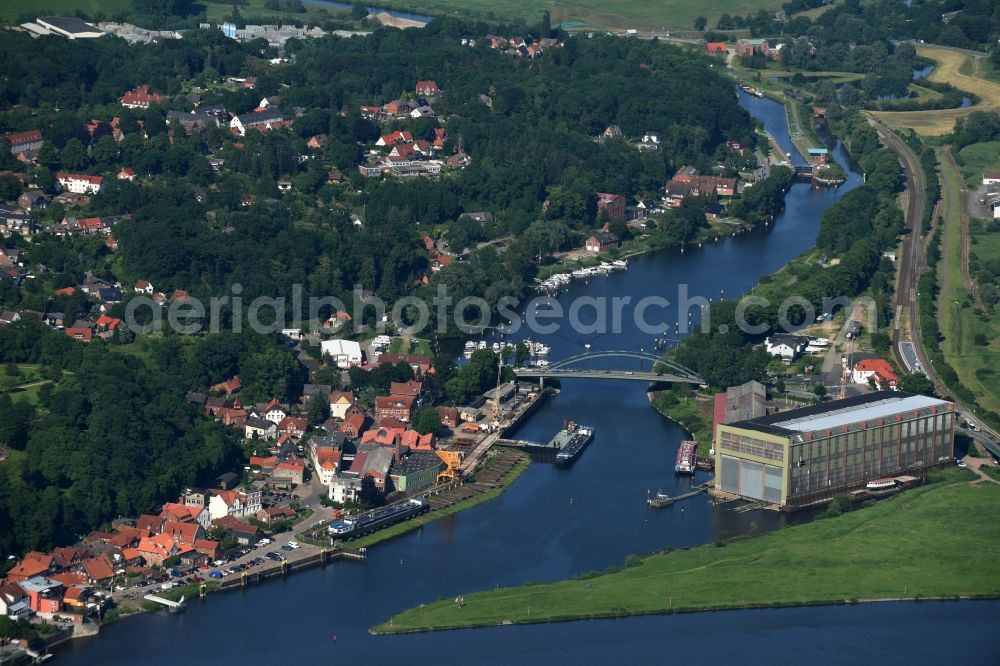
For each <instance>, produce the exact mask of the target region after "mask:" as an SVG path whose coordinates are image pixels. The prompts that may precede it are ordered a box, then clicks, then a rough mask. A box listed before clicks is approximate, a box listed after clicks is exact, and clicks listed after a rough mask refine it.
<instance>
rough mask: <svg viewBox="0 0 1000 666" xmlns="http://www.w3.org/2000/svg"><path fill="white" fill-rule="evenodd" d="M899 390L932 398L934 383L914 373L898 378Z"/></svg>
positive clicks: (925, 376) (924, 376)
mask: <svg viewBox="0 0 1000 666" xmlns="http://www.w3.org/2000/svg"><path fill="white" fill-rule="evenodd" d="M899 390H900V391H906V392H907V393H918V394H920V395H927V396H933V395H934V383H933V382H932V381H931V380H930V379H928V377H927V375H922V374H920V373H916V372H915V373H912V374H908V375H903V376H902V377H900V378H899Z"/></svg>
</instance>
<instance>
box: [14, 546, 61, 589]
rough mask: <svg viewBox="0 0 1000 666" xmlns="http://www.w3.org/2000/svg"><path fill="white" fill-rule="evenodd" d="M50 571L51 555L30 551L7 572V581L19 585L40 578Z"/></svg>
mask: <svg viewBox="0 0 1000 666" xmlns="http://www.w3.org/2000/svg"><path fill="white" fill-rule="evenodd" d="M51 571H52V555H50V554H48V553H40V552H38V551H36V550H33V551H30V552H28V553H27V554H25V556H24V557H22V558H21V561H20V562H18V563H17V564H15V565H14V566H13V567H11V568H10V569H9V570H8V571H7V581H8V582H11V583H19V582H21V581H24V580H27V579H29V578H32V577H34V576H42V575H45V574H48V573H50V572H51Z"/></svg>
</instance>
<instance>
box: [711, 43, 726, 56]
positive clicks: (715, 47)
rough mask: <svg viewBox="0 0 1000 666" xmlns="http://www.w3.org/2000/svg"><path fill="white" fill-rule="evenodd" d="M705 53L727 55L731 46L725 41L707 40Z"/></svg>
mask: <svg viewBox="0 0 1000 666" xmlns="http://www.w3.org/2000/svg"><path fill="white" fill-rule="evenodd" d="M705 53H706V54H708V55H726V54H727V53H729V48H728V47H727V46H726V43H725V42H705Z"/></svg>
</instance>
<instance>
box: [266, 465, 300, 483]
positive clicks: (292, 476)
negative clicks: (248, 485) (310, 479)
mask: <svg viewBox="0 0 1000 666" xmlns="http://www.w3.org/2000/svg"><path fill="white" fill-rule="evenodd" d="M305 472H306V467H305V465H303V464H302V463H300V462H293V461H290V460H286V461H285V462H280V463H278V464H277V465H275V466H274V471H273V472H271V478H272V479H279V478H280V479H287V480H288V481H290V482H291V483H293V484H294V485H296V486H301V485H302V482H303V481H304V477H305Z"/></svg>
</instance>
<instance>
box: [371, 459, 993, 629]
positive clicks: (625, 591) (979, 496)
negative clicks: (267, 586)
mask: <svg viewBox="0 0 1000 666" xmlns="http://www.w3.org/2000/svg"><path fill="white" fill-rule="evenodd" d="M937 476H938V477H940V479H941V480H940V481H938V482H937V483H932V484H930V485H926V486H923V487H921V488H917V489H915V490H911V491H907V492H904V493H902V494H900V495H897V496H895V497H893V498H891V499H888V500H885V501H882V502H879V503H877V504H875V505H873V506H868V507H866V508H862V509H858V510H856V511H852V512H849V513H846V514H843V515H839V516H837V517H834V518H829V519H825V520H815V521H813V522H811V523H807V524H804V525H799V526H794V527H788V528H785V529H783V530H780V531H778V532H774V533H771V534H767V535H763V536H757V537H750V538H745V539H736V540H729V541H723V540H719V541H716V543H715V544H714V545H704V546H698V547H695V548H691V549H688V550H680V551H673V552H664V553H662V554H657V555H652V556H649V557H646V558H642V559H640V558H631V557H630V558H629V560H628V561H627V562H626V566H625V567H624V568H623V569H620V570H617V571H616V570H613V569H611V570H609V573H605V574H603V575H598V576H594V577H578V578H576V579H573V580H567V581H562V582H558V583H552V584H546V585H524V586H522V587H517V588H500V589H496V590H490V591H486V592H475V593H470V594H466V595H463V596H462V597H461V598H460V602H459V603H456V602H455V601H454V600H452V599H448V600H444V601H437V602H434V603H429V604H425V605H421V606H418V607H416V608H412V609H410V610H407V611H404V612H402V613H399V614H398V615H395V616H393V617H391V618H390V619H389V620H387V621H385V622H383V623H381V624H379V625H377V626H375V627H373V628H372V632H373V633H376V634H391V633H407V632H418V631H436V630H442V629H457V628H464V627H487V626H497V625H506V624H526V623H536V622H556V621H564V620H578V619H593V618H610V617H626V616H630V615H647V614H667V613H681V612H695V611H707V610H722V609H736V608H762V607H779V606H806V605H820V604H843V603H858V602H861V601H889V600H895V601H898V600H922V599H932V598H935V599H970V598H997V597H1000V582H998V581H997V580H996V571H998V570H1000V552H998V551H996V550H994V549H988V548H983V544H984V543H993V542H995V541H996V540H997V539H1000V523H998V521H997V513H998V511H997V503H998V502H1000V485H998V484H995V483H986V482H979V483H976V484H973V483H970V480H971V479H972V478H975V475H974V474H973V473H971V472H969V471H968V470H962V469H957V468H953V469H949V470H944V471H941V472H938V473H937ZM955 553H966V554H968V555H969V557H965V558H962V560H961V565H960V566H958V565H957V563H956V561H955Z"/></svg>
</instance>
